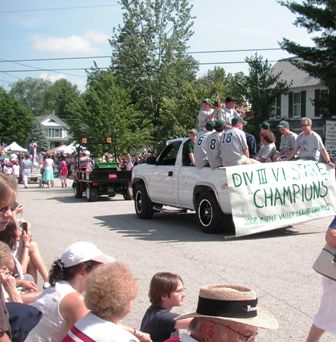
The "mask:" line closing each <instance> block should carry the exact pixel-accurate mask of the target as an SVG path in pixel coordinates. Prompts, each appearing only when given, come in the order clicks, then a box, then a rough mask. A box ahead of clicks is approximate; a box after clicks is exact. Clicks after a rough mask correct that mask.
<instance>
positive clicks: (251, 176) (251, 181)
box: [243, 172, 253, 185]
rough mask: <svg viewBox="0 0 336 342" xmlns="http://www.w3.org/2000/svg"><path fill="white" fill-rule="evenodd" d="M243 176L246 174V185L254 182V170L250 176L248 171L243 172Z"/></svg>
mask: <svg viewBox="0 0 336 342" xmlns="http://www.w3.org/2000/svg"><path fill="white" fill-rule="evenodd" d="M243 176H244V181H245V185H247V184H252V183H253V172H251V173H250V176H249V174H248V173H247V172H243Z"/></svg>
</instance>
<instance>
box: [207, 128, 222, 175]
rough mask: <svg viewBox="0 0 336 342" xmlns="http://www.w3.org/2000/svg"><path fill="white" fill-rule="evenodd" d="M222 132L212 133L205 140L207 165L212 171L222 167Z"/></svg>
mask: <svg viewBox="0 0 336 342" xmlns="http://www.w3.org/2000/svg"><path fill="white" fill-rule="evenodd" d="M222 136H223V132H212V133H211V134H210V135H209V136H208V138H207V140H206V146H205V150H206V154H207V157H208V161H209V165H210V167H211V168H212V169H216V168H217V167H220V166H222V165H223V162H222V157H221V138H222Z"/></svg>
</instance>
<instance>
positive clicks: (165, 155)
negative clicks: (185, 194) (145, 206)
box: [148, 141, 181, 205]
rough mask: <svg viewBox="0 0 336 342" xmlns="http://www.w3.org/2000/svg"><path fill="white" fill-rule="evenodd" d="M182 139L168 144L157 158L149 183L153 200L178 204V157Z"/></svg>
mask: <svg viewBox="0 0 336 342" xmlns="http://www.w3.org/2000/svg"><path fill="white" fill-rule="evenodd" d="M180 145H181V141H174V142H171V143H170V144H169V145H167V146H166V147H165V148H164V150H163V151H162V152H161V154H160V155H159V157H158V158H157V160H156V163H155V167H154V169H153V172H152V174H151V177H150V182H149V183H148V190H149V194H150V197H151V200H152V201H153V202H157V203H165V204H168V205H169V204H170V205H176V203H177V202H176V200H177V199H176V198H177V196H176V195H175V190H176V185H177V183H176V182H177V178H176V177H177V169H176V165H175V164H176V157H177V153H178V151H179V148H180Z"/></svg>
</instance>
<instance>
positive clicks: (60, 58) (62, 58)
mask: <svg viewBox="0 0 336 342" xmlns="http://www.w3.org/2000/svg"><path fill="white" fill-rule="evenodd" d="M276 50H282V49H281V48H260V49H258V48H257V49H236V50H203V51H190V52H188V54H190V55H196V54H207V53H209V54H212V53H230V52H251V51H252V52H253V51H276ZM101 58H112V56H111V55H109V56H108V55H100V56H75V57H53V58H29V59H28V58H26V59H7V60H0V63H4V62H13V63H14V62H43V61H62V60H74V59H101Z"/></svg>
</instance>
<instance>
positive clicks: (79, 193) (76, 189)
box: [41, 181, 83, 198]
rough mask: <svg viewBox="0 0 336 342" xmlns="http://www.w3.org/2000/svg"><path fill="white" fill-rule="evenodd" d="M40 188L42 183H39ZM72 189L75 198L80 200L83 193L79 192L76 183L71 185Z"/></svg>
mask: <svg viewBox="0 0 336 342" xmlns="http://www.w3.org/2000/svg"><path fill="white" fill-rule="evenodd" d="M41 186H42V181H41ZM73 189H74V195H75V198H82V196H83V193H82V191H81V189H80V186H79V184H78V183H75V184H74V185H73Z"/></svg>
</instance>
